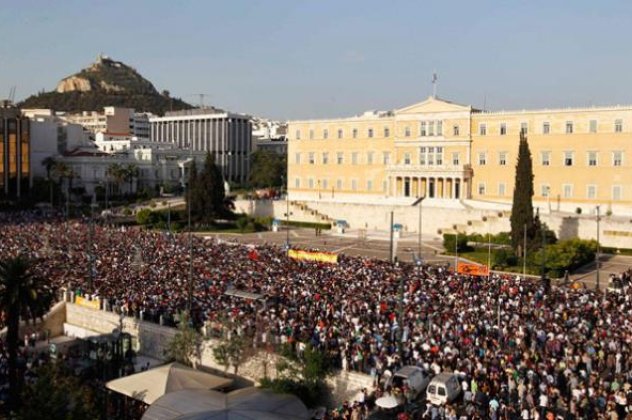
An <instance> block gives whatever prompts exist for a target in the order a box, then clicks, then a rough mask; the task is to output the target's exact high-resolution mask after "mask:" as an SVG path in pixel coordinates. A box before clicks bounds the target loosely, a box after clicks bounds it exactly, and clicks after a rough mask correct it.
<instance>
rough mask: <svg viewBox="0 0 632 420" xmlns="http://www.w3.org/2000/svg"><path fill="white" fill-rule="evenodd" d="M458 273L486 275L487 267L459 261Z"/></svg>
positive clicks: (487, 273)
mask: <svg viewBox="0 0 632 420" xmlns="http://www.w3.org/2000/svg"><path fill="white" fill-rule="evenodd" d="M457 272H458V273H459V274H469V275H471V276H488V275H489V269H488V268H487V266H486V265H478V264H467V263H461V262H460V263H459V267H458V269H457Z"/></svg>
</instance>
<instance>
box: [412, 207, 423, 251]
mask: <svg viewBox="0 0 632 420" xmlns="http://www.w3.org/2000/svg"><path fill="white" fill-rule="evenodd" d="M425 198H426V196H425V195H424V196H423V197H419V198H418V199H417V200H415V202H414V203H413V204H412V205H413V207H414V206H419V244H418V248H419V249H418V254H419V259H421V247H422V242H421V241H422V239H421V220H422V219H421V210H422V208H423V206H422V202H423V201H424V199H425Z"/></svg>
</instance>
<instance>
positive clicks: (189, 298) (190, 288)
mask: <svg viewBox="0 0 632 420" xmlns="http://www.w3.org/2000/svg"><path fill="white" fill-rule="evenodd" d="M189 159H190V160H189V171H188V180H187V219H188V221H187V226H188V229H189V286H188V296H187V312H188V315H189V321H191V320H192V313H191V312H192V310H193V233H192V232H191V188H192V185H191V165H192V164H193V145H192V144H190V145H189Z"/></svg>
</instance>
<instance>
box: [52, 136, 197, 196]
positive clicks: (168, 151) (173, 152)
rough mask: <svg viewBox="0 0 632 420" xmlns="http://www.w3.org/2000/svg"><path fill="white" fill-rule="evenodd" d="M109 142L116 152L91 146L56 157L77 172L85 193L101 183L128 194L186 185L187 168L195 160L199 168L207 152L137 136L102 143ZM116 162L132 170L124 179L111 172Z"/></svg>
mask: <svg viewBox="0 0 632 420" xmlns="http://www.w3.org/2000/svg"><path fill="white" fill-rule="evenodd" d="M108 142H112V143H113V144H116V143H118V144H116V145H115V147H114V148H113V150H112V151H110V149H109V147H107V146H106V149H107V150H108V151H103V150H102V149H100V148H98V147H95V145H89V146H83V147H78V148H75V149H73V150H68V151H66V152H64V153H63V154H61V155H58V156H55V157H54V159H55V161H56V162H60V163H64V164H66V165H67V166H68V167H69V168H71V169H72V170H73V173H74V174H76V178H75V179H74V180H73V186H74V187H79V188H81V187H83V191H84V192H83V193H84V194H85V195H88V196H91V195H92V194H93V193H94V191H95V188H97V187H99V186H100V187H102V188H107V189H108V190H109V191H110V192H115V191H118V192H120V193H125V194H127V193H137V192H139V191H143V190H146V191H150V192H152V193H158V192H161V191H162V192H168V191H175V190H177V189H180V188H181V187H183V186H184V185H185V184H186V179H187V177H188V172H187V168H188V166H189V164H190V162H191V160H192V159H195V161H196V163H197V167H198V168H202V166H203V164H204V157H205V153H204V152H199V151H196V152H191V151H189V150H182V149H177V148H175V147H173V146H171V145H165V144H156V143H153V144H152V143H151V142H148V141H146V140H135V139H112V140H104V141H103V142H101V143H108ZM101 145H102V144H101ZM114 165H117V166H118V167H119V168H123V169H127V170H129V172H128V174H127V175H126V176H125V179H124V180H123V181H122V182H120V181H121V180H117V179H116V177H114V176H113V175H112V174H111V173H109V170H110V168H112V167H113V166H114Z"/></svg>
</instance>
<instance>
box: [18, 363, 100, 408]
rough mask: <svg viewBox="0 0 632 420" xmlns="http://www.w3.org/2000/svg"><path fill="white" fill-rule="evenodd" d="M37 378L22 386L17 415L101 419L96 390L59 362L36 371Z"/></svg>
mask: <svg viewBox="0 0 632 420" xmlns="http://www.w3.org/2000/svg"><path fill="white" fill-rule="evenodd" d="M36 374H37V379H36V380H35V382H34V383H32V384H30V385H28V386H26V387H25V389H24V392H23V394H22V397H23V399H24V400H25V401H28V404H24V405H23V406H22V408H21V410H20V411H19V415H20V416H19V418H23V419H32V420H40V419H41V420H48V419H68V420H83V419H96V418H100V415H99V412H100V409H99V405H100V403H102V401H99V399H98V396H97V393H96V392H95V391H94V389H92V388H91V387H90V386H88V385H87V384H85V383H82V381H81V380H80V379H79V378H77V377H76V376H74V374H73V372H72V371H70V370H68V369H66V368H65V367H64V365H63V363H62V362H58V363H56V362H52V363H48V364H45V365H43V366H41V367H40V368H38V369H37V370H36Z"/></svg>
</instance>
